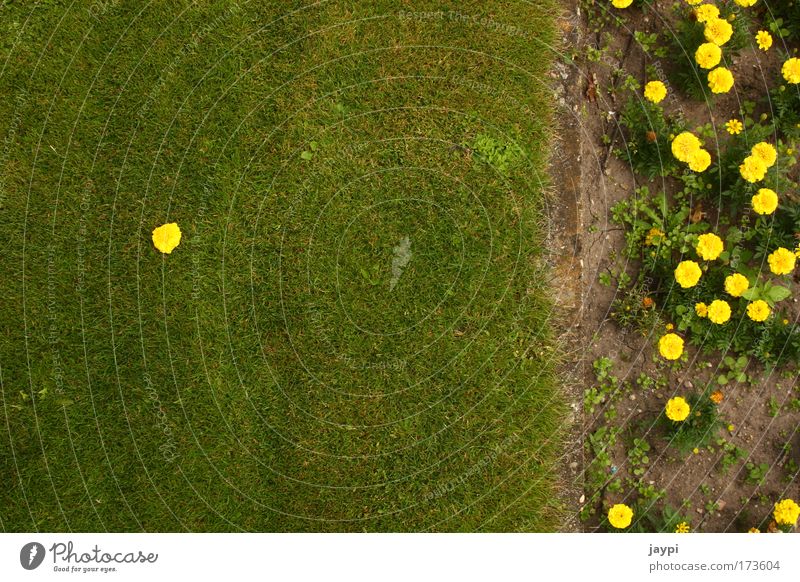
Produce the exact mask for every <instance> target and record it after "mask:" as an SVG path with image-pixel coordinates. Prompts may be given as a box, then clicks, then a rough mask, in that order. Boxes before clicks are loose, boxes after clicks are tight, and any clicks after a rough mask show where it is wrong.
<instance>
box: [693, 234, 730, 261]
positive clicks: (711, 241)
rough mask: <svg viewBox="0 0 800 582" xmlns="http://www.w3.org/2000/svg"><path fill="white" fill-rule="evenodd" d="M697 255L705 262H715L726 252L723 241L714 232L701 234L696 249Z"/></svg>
mask: <svg viewBox="0 0 800 582" xmlns="http://www.w3.org/2000/svg"><path fill="white" fill-rule="evenodd" d="M695 250H696V251H697V254H698V255H700V258H701V259H703V260H704V261H713V260H714V259H716V258H717V257H718V256H719V255H720V254H721V253H722V251H723V250H724V245H723V244H722V239H721V238H719V237H718V236H717V235H715V234H714V233H712V232H708V233H706V234H701V235H700V236H699V237H698V238H697V246H696V247H695Z"/></svg>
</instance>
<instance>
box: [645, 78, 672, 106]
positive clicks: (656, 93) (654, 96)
mask: <svg viewBox="0 0 800 582" xmlns="http://www.w3.org/2000/svg"><path fill="white" fill-rule="evenodd" d="M644 96H645V98H647V100H648V101H652V102H653V103H661V102H662V101H663V100H664V97H666V96H667V86H666V85H664V83H662V82H661V81H650V82H649V83H648V84H647V85H645V86H644Z"/></svg>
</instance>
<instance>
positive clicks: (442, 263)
mask: <svg viewBox="0 0 800 582" xmlns="http://www.w3.org/2000/svg"><path fill="white" fill-rule="evenodd" d="M276 4H281V6H280V7H276ZM438 4H439V3H436V2H415V3H414V10H416V11H417V12H416V13H414V14H410V13H408V12H403V11H402V10H401V9H400V8H398V3H397V2H390V1H388V0H386V1H384V0H380V1H377V0H376V1H372V2H335V3H334V2H321V3H318V4H314V5H312V6H304V5H303V4H301V3H299V2H282V3H274V2H244V1H242V2H239V3H210V2H200V3H189V2H177V1H172V2H158V3H150V4H146V3H141V2H122V1H107V2H95V3H93V4H91V5H89V7H87V6H86V5H84V4H78V3H74V4H73V3H70V2H59V1H54V2H46V3H40V4H39V5H37V6H36V7H31V6H29V5H28V3H19V2H11V3H8V2H5V3H3V5H2V7H0V29H1V30H0V32H2V39H3V40H2V41H0V92H1V94H2V96H3V98H2V99H0V134H2V136H3V137H4V138H5V139H4V141H3V143H2V145H3V148H2V150H0V155H2V158H0V161H1V162H2V167H1V168H0V172H1V174H0V177H1V178H2V182H1V183H0V241H2V248H3V260H2V262H0V277H1V278H2V282H3V283H2V287H3V294H2V296H3V299H2V302H1V303H0V379H1V380H2V425H1V426H0V472H1V473H0V474H2V475H3V487H2V488H0V529H3V530H8V531H19V530H58V531H62V530H74V531H84V530H115V531H119V530H123V531H125V530H133V531H138V530H148V531H164V530H167V531H172V530H175V531H182V530H197V531H236V530H258V531H362V530H368V531H386V530H401V531H423V530H432V531H443V530H455V531H470V530H552V529H555V528H557V527H558V519H559V515H560V505H559V502H558V500H557V496H556V493H555V484H556V480H557V477H556V475H555V470H554V466H555V465H557V464H558V463H559V459H558V455H559V451H560V439H561V434H560V432H559V429H560V426H561V423H562V419H563V403H562V401H561V400H560V397H559V394H558V391H557V388H556V385H555V382H554V374H553V367H554V365H553V359H554V357H555V354H554V353H553V351H554V349H553V340H552V337H551V333H550V331H549V330H550V325H551V324H550V322H549V318H550V304H549V301H548V299H547V296H548V290H547V287H546V278H547V277H546V273H545V272H544V271H543V269H542V267H541V264H542V261H541V258H542V253H543V249H542V242H541V241H542V226H541V220H542V219H541V215H542V207H543V189H544V186H543V184H544V183H545V181H544V177H543V176H542V174H541V172H542V169H543V167H544V163H543V162H544V159H545V157H546V152H545V148H546V145H545V144H546V142H547V127H548V125H547V124H548V117H549V111H548V105H547V103H548V97H547V96H548V95H549V92H548V91H547V89H546V87H545V86H544V85H543V82H542V79H544V78H545V73H546V72H547V69H548V66H549V62H550V60H551V58H552V54H551V49H549V48H548V46H549V45H550V44H551V43H552V41H553V37H554V35H553V30H552V13H553V10H554V9H555V7H556V3H555V2H553V3H550V2H544V3H542V2H539V3H536V5H531V4H526V3H519V2H500V1H497V2H494V1H493V2H485V1H481V2H477V1H476V2H465V3H462V5H461V7H460V8H459V12H458V13H449V12H443V13H441V15H440V16H436V15H435V13H433V11H435V10H440V8H439V6H438ZM403 6H405V5H403ZM405 9H406V10H408V8H407V7H405ZM474 144H483V145H482V146H481V148H482V149H481V151H478V152H475V151H473V146H474ZM484 146H485V147H484ZM487 148H488V149H487ZM483 149H485V152H484V151H483ZM486 152H488V153H486ZM171 221H175V222H177V223H178V224H179V225H180V227H181V229H182V231H183V239H182V241H181V244H180V246H179V247H178V248H177V249H176V250H175V251H174V252H173V253H172V254H171V255H168V256H167V255H162V254H160V253H158V252H157V251H156V250H155V249H154V248H153V246H152V243H151V241H150V233H151V231H152V229H153V228H154V227H156V226H158V225H160V224H163V223H165V222H171Z"/></svg>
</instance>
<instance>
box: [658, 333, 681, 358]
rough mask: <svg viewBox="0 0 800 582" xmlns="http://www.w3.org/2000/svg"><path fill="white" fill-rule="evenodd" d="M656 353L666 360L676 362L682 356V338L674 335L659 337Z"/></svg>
mask: <svg viewBox="0 0 800 582" xmlns="http://www.w3.org/2000/svg"><path fill="white" fill-rule="evenodd" d="M658 352H659V353H660V354H661V356H662V357H663V358H665V359H667V360H677V359H678V358H680V357H681V355H682V354H683V338H682V337H681V336H679V335H677V334H674V333H668V334H665V335H663V336H661V339H660V340H658Z"/></svg>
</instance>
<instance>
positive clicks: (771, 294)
mask: <svg viewBox="0 0 800 582" xmlns="http://www.w3.org/2000/svg"><path fill="white" fill-rule="evenodd" d="M791 296H792V292H791V291H790V290H789V289H787V288H786V287H782V286H781V285H774V286H773V287H770V289H769V291H767V298H768V299H770V300H772V301H773V302H774V303H777V302H778V301H783V300H784V299H787V298H789V297H791Z"/></svg>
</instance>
